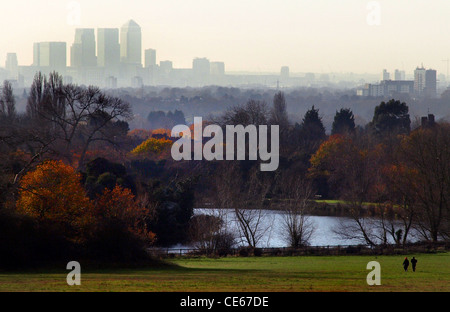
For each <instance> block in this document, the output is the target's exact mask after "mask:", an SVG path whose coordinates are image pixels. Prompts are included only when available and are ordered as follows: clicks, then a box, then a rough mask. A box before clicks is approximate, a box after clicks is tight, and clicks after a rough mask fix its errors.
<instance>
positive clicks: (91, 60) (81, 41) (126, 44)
mask: <svg viewBox="0 0 450 312" xmlns="http://www.w3.org/2000/svg"><path fill="white" fill-rule="evenodd" d="M67 52H69V57H67ZM142 52H144V53H142ZM143 59H144V66H143V64H142V61H143ZM68 63H69V64H68ZM5 69H6V71H7V77H6V78H7V79H13V80H17V81H18V82H19V84H22V85H24V84H25V85H26V84H30V83H31V80H32V79H33V77H34V75H35V73H36V72H37V71H41V72H43V73H44V74H47V73H49V72H51V71H57V72H58V73H59V74H61V75H62V76H63V78H64V81H65V82H66V83H76V84H85V85H97V86H100V87H107V88H115V87H119V86H120V87H128V86H131V87H140V86H142V85H143V84H147V85H152V84H178V85H183V84H184V85H204V84H209V83H215V82H216V83H217V82H219V80H220V78H221V77H223V76H224V74H225V64H224V63H223V62H210V61H209V60H208V59H206V58H195V59H194V61H193V66H192V68H189V69H175V68H173V65H172V62H171V61H168V60H165V61H161V62H160V64H159V65H158V64H157V62H156V50H155V49H145V50H144V51H143V49H142V32H141V27H140V26H139V25H138V24H137V23H136V22H135V21H133V20H129V21H127V22H126V23H125V24H124V25H122V27H121V28H120V29H119V28H98V29H97V30H95V29H94V28H77V29H75V36H74V40H73V43H72V44H71V45H70V47H67V44H66V42H36V43H34V45H33V64H32V65H31V66H18V63H17V55H16V54H15V53H8V55H7V60H6V62H5Z"/></svg>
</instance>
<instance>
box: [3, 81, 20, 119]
mask: <svg viewBox="0 0 450 312" xmlns="http://www.w3.org/2000/svg"><path fill="white" fill-rule="evenodd" d="M2 115H3V116H5V117H8V118H9V119H12V118H14V117H15V116H16V99H15V98H14V94H13V89H12V86H11V82H9V81H8V80H5V81H4V82H3V88H2V90H1V95H0V116H2Z"/></svg>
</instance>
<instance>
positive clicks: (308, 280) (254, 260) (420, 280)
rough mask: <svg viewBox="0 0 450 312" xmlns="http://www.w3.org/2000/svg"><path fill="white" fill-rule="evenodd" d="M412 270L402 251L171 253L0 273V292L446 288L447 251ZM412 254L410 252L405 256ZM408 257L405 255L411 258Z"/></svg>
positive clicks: (449, 276) (449, 282) (449, 286)
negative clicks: (103, 264) (122, 262)
mask: <svg viewBox="0 0 450 312" xmlns="http://www.w3.org/2000/svg"><path fill="white" fill-rule="evenodd" d="M415 256H416V258H417V259H418V261H419V262H418V264H417V270H416V272H412V270H411V268H410V270H409V271H408V272H404V271H403V268H402V262H403V259H404V256H377V257H375V256H301V257H248V258H246V257H240V258H235V257H228V258H218V259H211V258H177V259H172V260H170V263H171V264H173V265H169V266H162V267H158V268H146V269H122V270H118V269H115V270H112V269H108V270H96V271H91V272H89V271H83V264H82V263H81V266H82V272H81V285H80V286H68V285H67V283H66V274H67V273H68V271H63V270H62V271H60V272H39V273H0V291H155V292H172V291H182V292H184V291H186V292H196V291H226V292H228V291H230V292H234V291H239V292H246V291H256V292H259V291H268V292H293V291H294V292H298V291H302V292H303V291H349V292H352V291H395V292H400V291H437V292H448V291H450V253H448V252H447V253H437V254H419V255H415ZM411 257H412V256H411ZM411 257H410V256H408V258H411ZM372 260H375V261H378V262H379V263H380V265H381V285H380V286H368V285H367V283H366V276H367V274H368V273H369V272H370V270H367V269H366V265H367V263H368V262H369V261H372Z"/></svg>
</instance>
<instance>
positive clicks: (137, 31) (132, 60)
mask: <svg viewBox="0 0 450 312" xmlns="http://www.w3.org/2000/svg"><path fill="white" fill-rule="evenodd" d="M141 47H142V35H141V27H140V26H139V25H138V24H137V23H136V22H135V21H133V20H129V21H128V22H126V23H125V24H124V25H123V26H122V27H121V28H120V61H121V62H122V63H124V64H127V65H138V66H142V51H141Z"/></svg>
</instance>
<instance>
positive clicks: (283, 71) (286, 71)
mask: <svg viewBox="0 0 450 312" xmlns="http://www.w3.org/2000/svg"><path fill="white" fill-rule="evenodd" d="M280 78H281V79H283V80H286V79H289V67H288V66H282V67H281V70H280Z"/></svg>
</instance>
